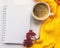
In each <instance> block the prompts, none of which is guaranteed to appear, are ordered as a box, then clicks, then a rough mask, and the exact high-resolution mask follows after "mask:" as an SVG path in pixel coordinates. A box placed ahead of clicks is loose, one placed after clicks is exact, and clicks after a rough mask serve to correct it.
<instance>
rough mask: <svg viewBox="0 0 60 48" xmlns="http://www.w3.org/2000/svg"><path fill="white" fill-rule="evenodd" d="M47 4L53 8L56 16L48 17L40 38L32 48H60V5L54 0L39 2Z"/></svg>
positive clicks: (38, 0) (40, 31)
mask: <svg viewBox="0 0 60 48" xmlns="http://www.w3.org/2000/svg"><path fill="white" fill-rule="evenodd" d="M42 1H43V2H46V3H48V4H49V6H50V8H51V12H53V13H54V16H51V17H48V18H47V19H46V20H45V21H44V22H43V23H42V25H41V27H40V30H39V36H40V38H39V39H38V40H37V41H36V43H34V44H33V45H32V47H31V48H60V5H58V4H57V3H56V2H55V1H54V0H37V2H42Z"/></svg>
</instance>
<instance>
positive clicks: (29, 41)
mask: <svg viewBox="0 0 60 48" xmlns="http://www.w3.org/2000/svg"><path fill="white" fill-rule="evenodd" d="M35 35H36V34H35V33H34V32H33V31H32V30H29V32H28V33H27V34H26V39H25V40H24V42H23V46H24V47H25V46H26V47H31V46H32V45H33V39H31V38H32V37H33V36H35Z"/></svg>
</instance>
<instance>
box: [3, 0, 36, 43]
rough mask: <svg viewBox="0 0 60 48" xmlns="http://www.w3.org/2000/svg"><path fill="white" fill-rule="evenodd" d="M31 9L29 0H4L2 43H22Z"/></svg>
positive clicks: (28, 25)
mask: <svg viewBox="0 0 60 48" xmlns="http://www.w3.org/2000/svg"><path fill="white" fill-rule="evenodd" d="M31 10H32V1H31V0H5V1H4V6H3V43H18V44H22V43H23V40H24V39H25V35H26V32H28V30H29V27H30V16H31ZM34 28H36V27H34Z"/></svg>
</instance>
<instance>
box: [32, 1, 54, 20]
mask: <svg viewBox="0 0 60 48" xmlns="http://www.w3.org/2000/svg"><path fill="white" fill-rule="evenodd" d="M42 4H43V5H44V6H46V8H47V9H48V13H47V14H46V15H44V16H43V17H41V18H39V17H37V15H35V12H34V10H35V8H36V6H37V7H38V8H39V6H38V5H42ZM41 7H42V6H41ZM44 9H45V8H44ZM44 9H43V10H44ZM43 10H42V11H43ZM37 13H38V12H37ZM51 15H54V14H53V13H51V12H50V7H49V5H48V4H47V3H45V2H38V3H36V4H35V5H34V6H33V9H32V16H33V17H34V18H35V19H37V20H45V19H47V18H48V17H49V16H51Z"/></svg>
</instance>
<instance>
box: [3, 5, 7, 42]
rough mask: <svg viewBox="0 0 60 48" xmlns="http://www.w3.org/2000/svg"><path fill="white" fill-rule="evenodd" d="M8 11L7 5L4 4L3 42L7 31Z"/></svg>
mask: <svg viewBox="0 0 60 48" xmlns="http://www.w3.org/2000/svg"><path fill="white" fill-rule="evenodd" d="M6 13H7V5H4V6H3V15H2V36H3V42H4V40H5V31H6Z"/></svg>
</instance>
